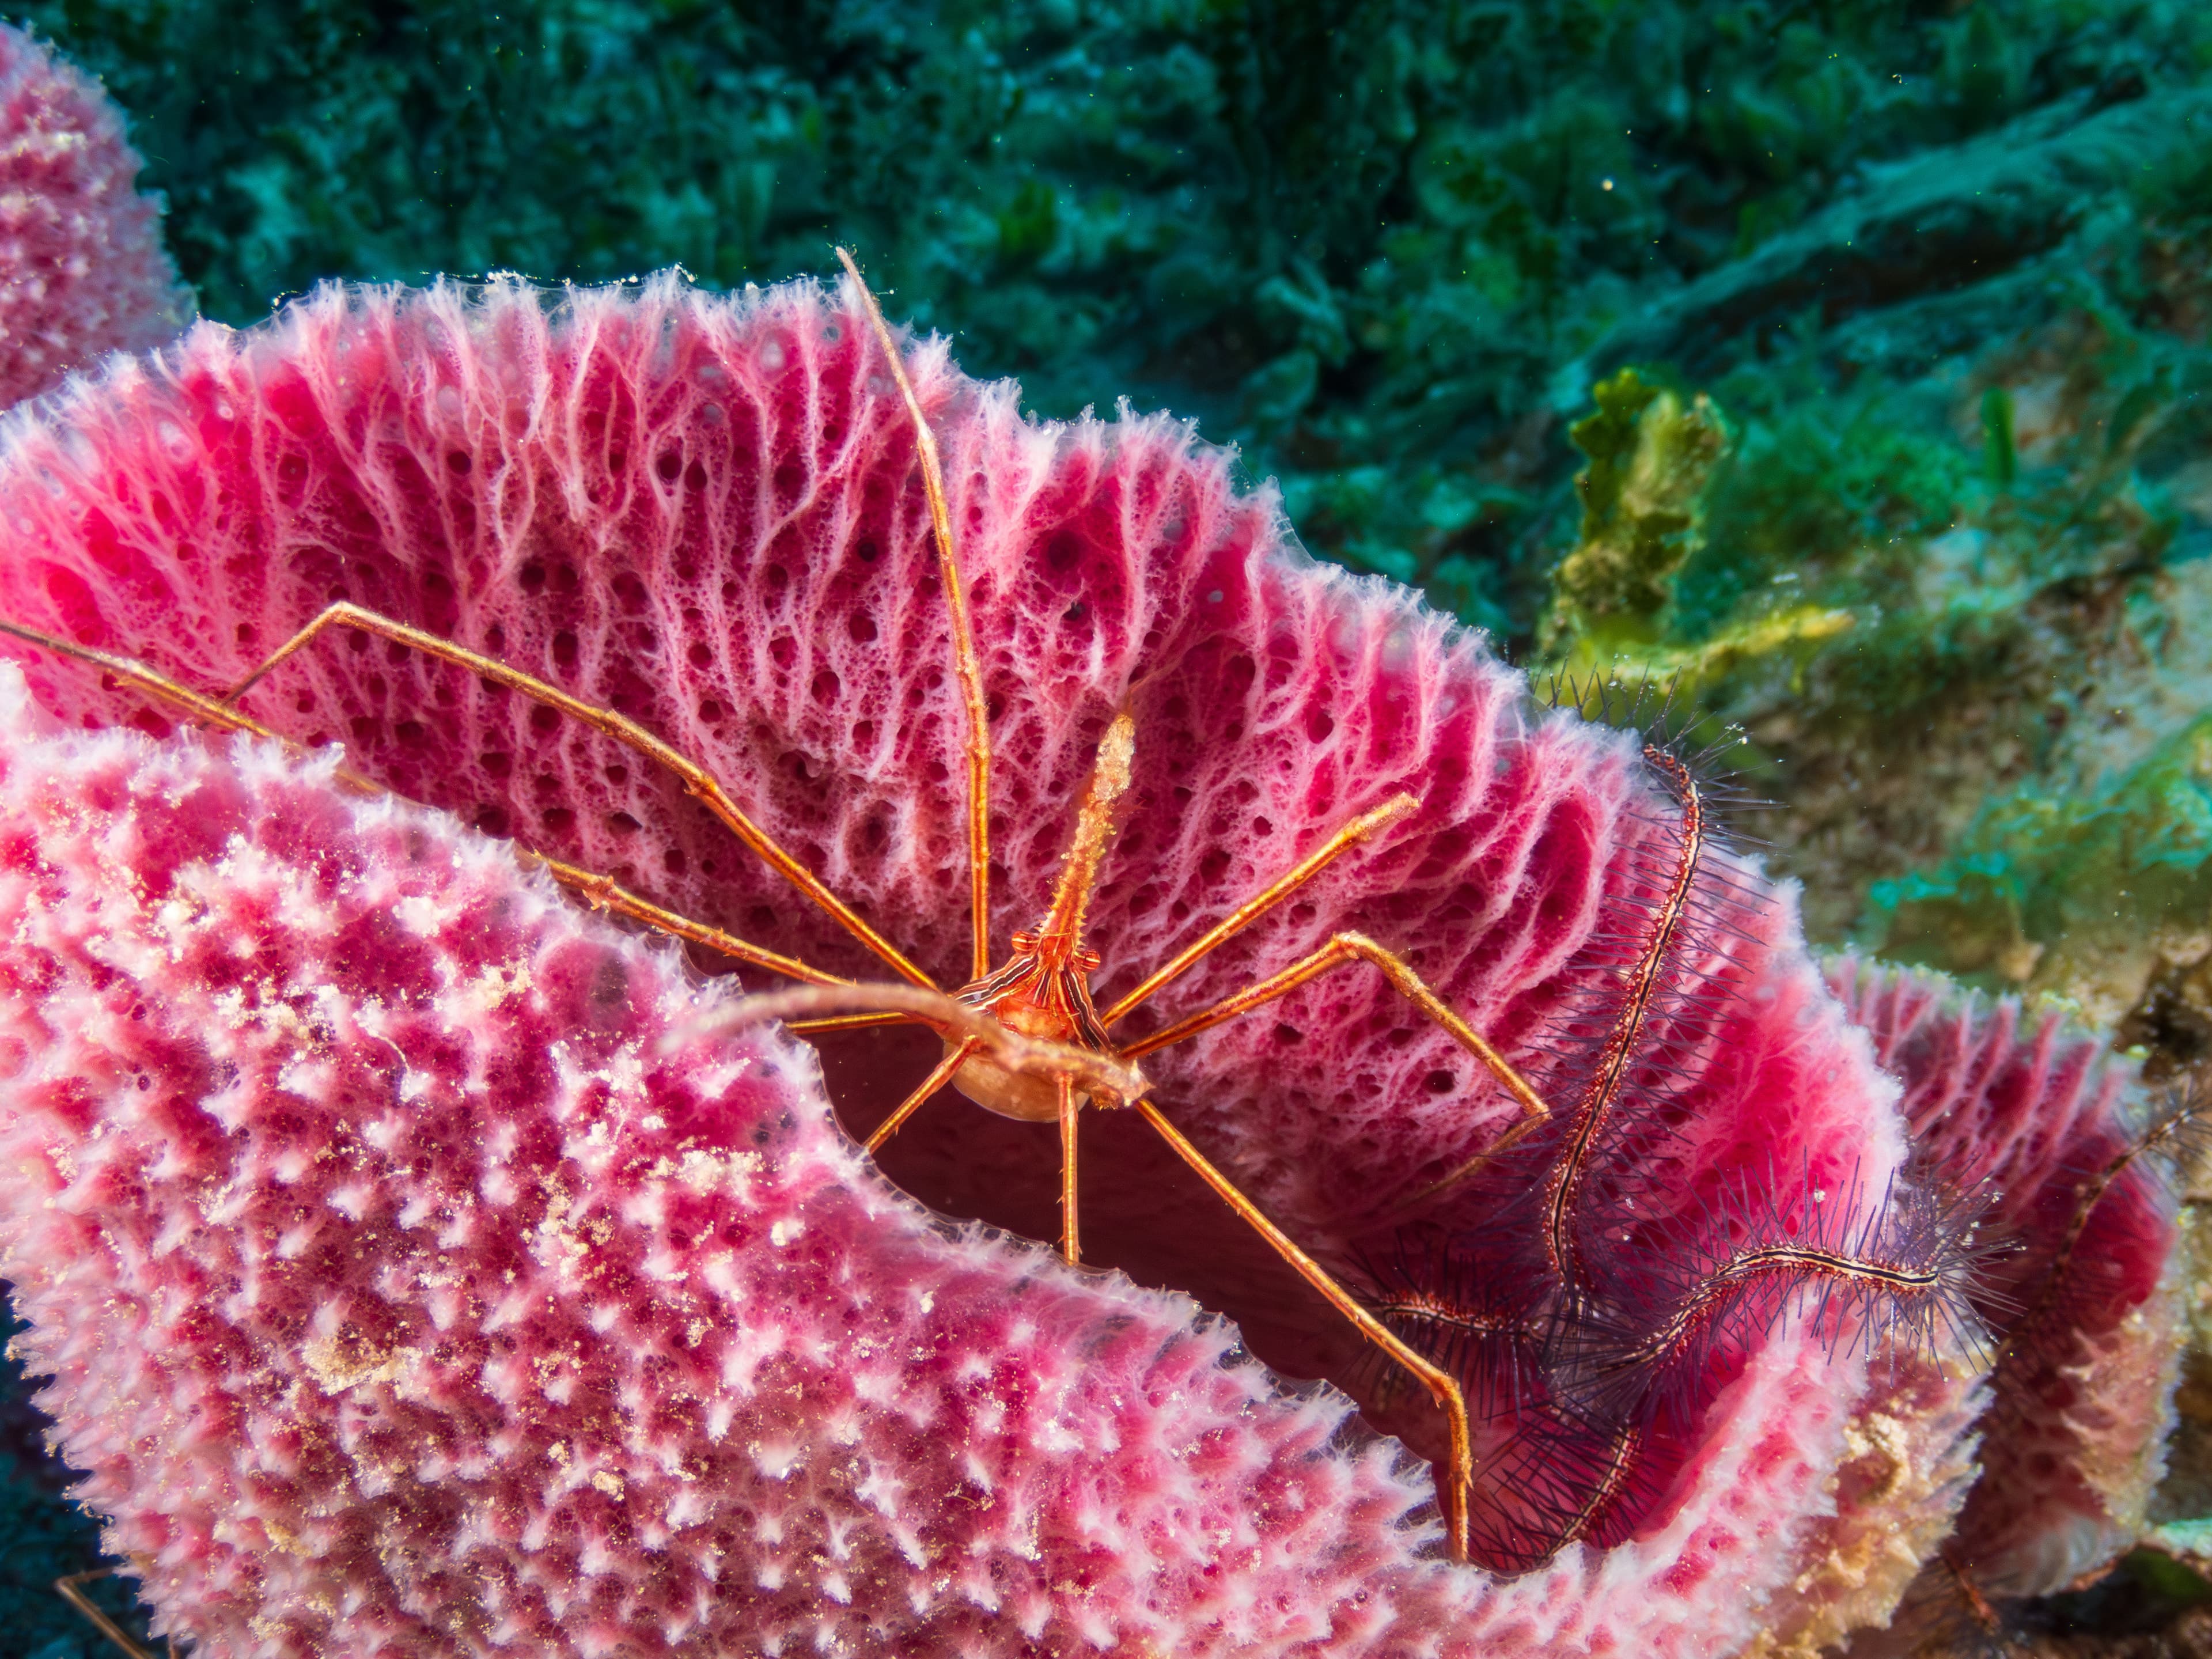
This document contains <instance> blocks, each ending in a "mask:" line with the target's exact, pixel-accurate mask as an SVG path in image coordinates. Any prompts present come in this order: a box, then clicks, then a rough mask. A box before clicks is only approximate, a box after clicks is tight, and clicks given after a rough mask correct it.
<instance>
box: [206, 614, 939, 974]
mask: <svg viewBox="0 0 2212 1659" xmlns="http://www.w3.org/2000/svg"><path fill="white" fill-rule="evenodd" d="M332 628H357V629H361V630H362V632H363V633H365V634H374V635H377V636H378V637H379V638H380V639H386V640H390V641H392V642H393V643H394V644H396V645H404V646H406V647H409V648H410V649H411V650H416V651H420V652H422V653H423V654H424V655H426V656H429V657H435V658H437V659H440V660H441V661H444V662H449V663H452V664H453V665H454V666H456V667H459V668H465V669H467V670H468V671H470V672H471V673H472V674H475V675H477V676H478V677H479V678H483V679H487V680H489V681H491V682H492V683H493V684H495V685H503V686H505V687H506V688H507V690H511V691H519V692H520V693H521V694H522V695H523V696H526V697H528V698H529V699H530V700H531V701H532V702H538V703H543V704H544V706H545V707H547V708H552V709H556V710H558V711H559V712H560V713H562V714H566V715H567V716H568V718H569V719H571V720H576V721H578V722H580V723H581V724H582V725H585V726H590V727H591V728H592V730H593V731H595V732H602V733H604V734H605V736H607V737H610V738H613V739H614V740H615V741H616V742H617V743H619V744H623V746H624V747H625V748H628V749H629V750H633V751H635V753H637V754H640V755H642V756H644V757H646V758H647V760H649V761H652V762H653V763H654V764H655V765H657V766H659V767H661V768H663V769H665V770H666V771H668V772H670V773H671V774H672V775H674V776H675V777H676V778H677V780H678V781H679V782H681V783H682V784H683V786H684V793H686V794H688V795H690V796H692V797H693V798H694V799H696V800H698V801H699V802H700V804H701V805H704V806H705V807H706V809H707V810H708V811H709V812H711V813H713V814H714V817H715V818H716V819H717V820H719V821H720V823H721V824H722V826H723V827H724V828H725V829H728V830H729V832H730V833H731V834H732V835H733V836H736V837H737V838H738V840H739V841H741V842H744V844H745V845H746V846H747V847H750V848H752V850H753V851H754V852H755V853H756V854H758V855H759V856H760V858H761V860H763V862H764V863H766V864H767V865H768V866H769V868H770V869H772V870H774V871H775V872H776V873H777V874H778V875H780V876H781V877H782V878H784V879H785V880H786V881H787V882H789V883H790V884H792V885H793V887H796V888H797V889H798V890H799V891H800V892H801V893H803V894H804V895H805V896H806V897H807V898H809V899H811V900H812V901H813V902H814V903H815V904H817V906H819V907H820V908H822V909H823V910H824V911H826V912H827V913H828V914H829V917H830V919H831V920H832V921H836V923H837V925H838V926H839V927H842V928H843V929H844V930H845V931H846V932H847V933H850V934H851V935H852V936H853V937H854V939H858V940H859V941H860V943H861V944H862V945H866V947H867V948H868V949H869V950H870V951H873V952H874V953H875V955H876V956H877V957H879V958H880V959H881V960H882V961H883V962H884V964H885V965H886V966H888V967H889V968H890V969H891V970H892V971H893V972H894V973H896V974H897V975H899V977H900V978H902V979H903V980H905V981H908V983H910V984H914V985H918V986H921V987H923V988H924V989H926V990H934V989H935V988H936V981H933V980H932V979H931V978H930V977H929V975H927V974H925V973H924V972H922V970H921V969H919V968H917V967H916V966H915V964H914V963H911V962H909V961H908V960H907V958H906V957H905V956H904V955H903V954H902V953H901V952H900V951H899V950H898V949H897V948H896V946H894V945H892V944H891V943H890V940H888V939H884V937H883V936H882V935H881V934H879V933H877V932H876V930H875V929H874V928H872V927H870V926H869V925H868V924H867V923H866V921H862V920H861V919H860V915H858V914H857V913H855V912H854V910H853V908H851V907H850V906H848V904H847V903H846V902H844V901H843V900H842V899H841V898H839V897H838V896H836V894H835V893H833V892H831V891H830V890H829V888H828V887H826V886H824V885H823V883H822V882H821V880H820V879H819V878H817V877H816V876H815V874H814V872H812V871H811V870H809V869H807V867H806V866H805V865H803V864H801V863H800V862H799V860H797V859H796V858H794V857H793V856H792V855H791V854H789V853H788V852H786V851H785V850H784V848H782V847H781V845H780V844H779V843H778V842H776V841H775V838H774V837H773V836H770V835H769V833H768V832H767V831H766V830H764V829H762V828H761V827H760V826H759V825H758V824H757V823H754V822H753V821H752V820H751V819H750V818H749V817H746V816H745V815H744V813H743V812H741V811H738V805H737V803H736V802H735V801H733V800H732V799H730V797H729V794H728V792H726V790H725V789H724V788H723V787H722V785H721V782H720V780H718V779H717V778H716V777H715V776H714V774H713V773H712V772H709V771H708V769H706V768H705V767H703V766H702V765H701V764H699V763H698V762H696V761H695V760H693V759H691V758H690V757H689V756H688V755H685V754H684V753H683V752H682V751H681V750H678V749H677V748H675V747H674V746H673V745H671V744H667V743H665V742H663V741H662V740H661V739H660V738H657V737H655V736H654V735H653V733H652V732H648V731H647V730H646V728H645V727H644V726H640V725H639V724H638V723H637V722H636V721H635V720H631V719H630V718H629V716H628V715H626V714H617V713H616V712H615V711H614V710H613V709H611V708H600V707H599V706H598V705H597V704H596V703H589V702H585V701H584V700H583V699H582V698H580V697H574V696H570V695H569V694H568V693H567V692H566V691H563V690H561V689H560V687H558V686H556V685H552V684H548V683H547V682H545V681H544V680H541V679H539V678H538V677H537V676H536V675H534V674H526V673H524V672H523V671H521V670H520V669H519V668H512V667H509V666H508V665H507V664H505V663H503V662H501V661H500V660H499V659H497V658H495V657H487V656H485V655H483V653H481V652H477V651H471V650H470V649H469V648H468V647H466V646H463V645H456V644H455V643H454V642H453V641H451V640H448V639H446V638H443V637H442V636H441V635H436V634H433V633H429V632H428V631H427V630H425V629H420V628H416V627H413V626H410V624H408V623H403V622H398V621H395V620H393V619H392V617H386V616H384V615H382V614H380V612H377V611H370V610H368V609H367V608H365V607H363V606H362V605H355V604H354V603H352V602H351V601H350V600H346V599H341V600H339V601H338V602H337V604H335V605H331V606H330V607H329V608H328V609H326V610H325V611H324V612H323V613H322V614H321V615H320V616H319V617H316V618H315V619H314V620H313V622H311V623H308V624H307V626H306V627H305V628H302V629H301V630H300V631H299V632H298V633H296V634H295V635H293V636H292V637H291V638H290V639H289V640H287V641H284V643H283V645H281V646H279V647H277V648H276V650H275V651H273V652H271V653H270V654H269V656H268V658H267V659H265V660H264V661H263V662H262V664H261V665H260V666H259V667H258V668H256V669H255V670H254V671H252V673H251V674H248V675H247V676H246V678H244V679H242V680H240V682H239V683H238V684H236V685H234V686H233V687H232V688H231V690H230V691H229V692H228V694H227V695H226V696H224V697H223V698H222V702H223V704H224V705H225V706H228V705H230V704H234V703H235V702H237V701H238V700H239V699H240V697H242V696H245V695H246V692H248V691H249V690H252V688H253V687H254V686H255V685H257V684H259V683H260V682H261V681H262V680H263V679H264V678H267V676H268V675H269V673H270V671H271V670H273V669H275V668H276V667H277V666H278V665H280V664H282V663H283V662H284V661H285V660H286V659H288V658H289V657H292V656H294V655H295V654H296V653H298V652H300V651H301V649H303V648H304V647H307V645H308V644H309V643H310V642H311V641H313V640H314V639H315V638H316V637H317V636H318V635H321V634H323V633H325V631H327V630H328V629H332Z"/></svg>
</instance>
